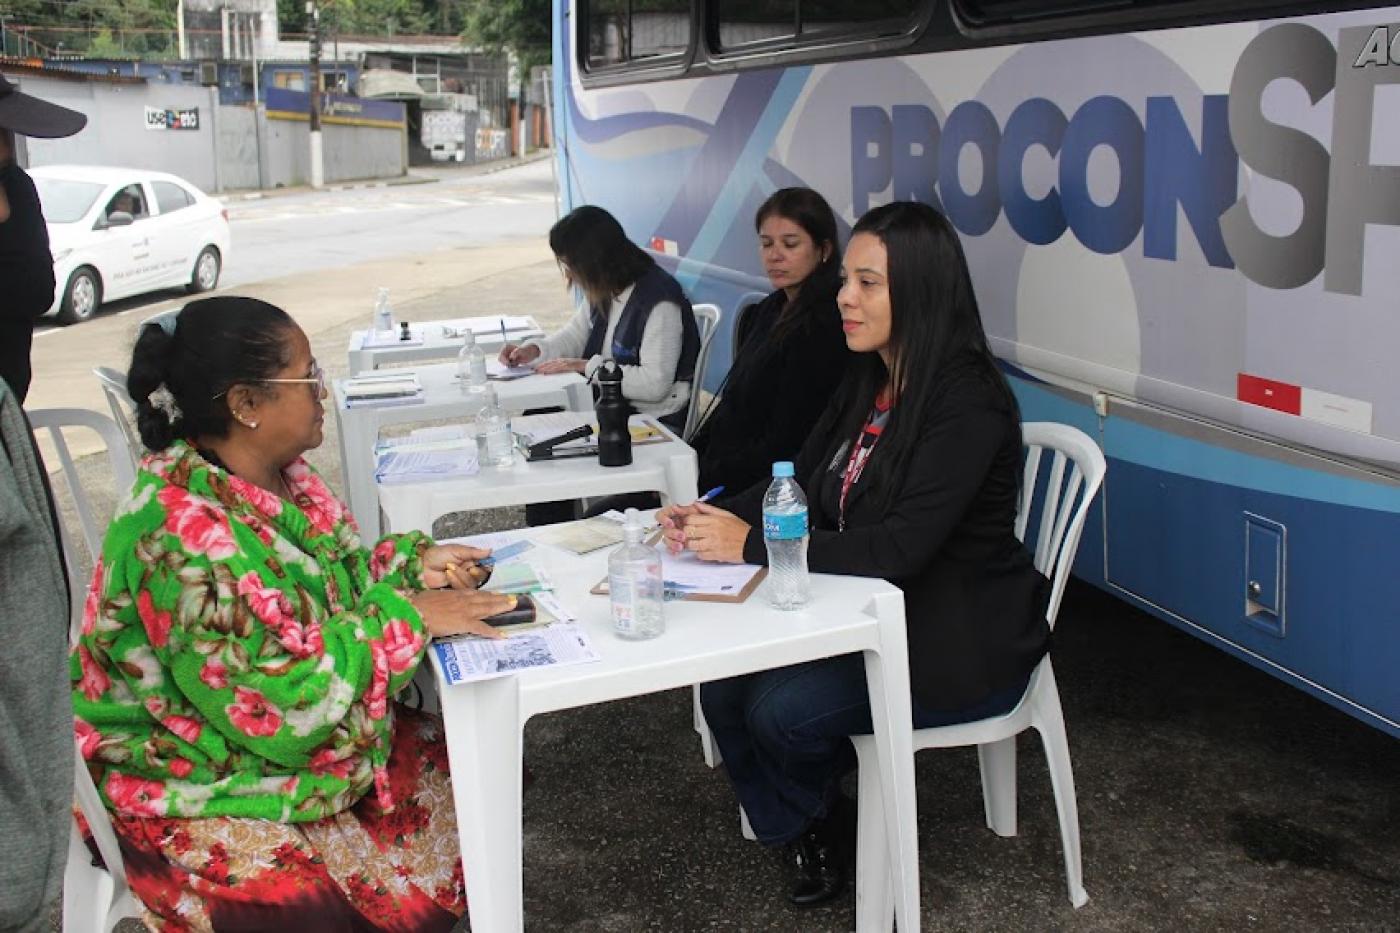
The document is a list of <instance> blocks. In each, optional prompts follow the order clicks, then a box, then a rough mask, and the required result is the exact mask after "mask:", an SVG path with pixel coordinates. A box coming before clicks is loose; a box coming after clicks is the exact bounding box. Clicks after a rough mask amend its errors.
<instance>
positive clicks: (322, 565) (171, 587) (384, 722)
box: [71, 442, 465, 929]
mask: <svg viewBox="0 0 1400 933" xmlns="http://www.w3.org/2000/svg"><path fill="white" fill-rule="evenodd" d="M285 475H286V478H287V481H288V485H289V488H290V489H291V491H292V492H293V493H294V494H295V497H294V501H290V502H289V501H286V500H284V499H282V498H279V497H278V496H275V495H272V494H270V493H268V492H267V491H265V490H263V489H261V488H260V487H257V486H254V485H253V484H251V483H248V482H246V481H244V480H241V479H239V478H238V477H236V476H233V475H231V474H229V473H228V472H226V471H225V470H223V469H221V468H219V467H217V466H214V465H211V464H210V463H209V462H207V461H206V460H205V459H204V458H203V457H202V456H200V455H199V453H197V452H196V451H195V450H194V449H193V448H192V447H190V446H189V445H188V444H186V443H184V442H177V443H176V444H174V445H173V446H172V447H170V448H169V449H168V450H166V451H163V452H162V453H159V454H154V455H151V456H149V457H147V458H146V459H145V460H144V461H143V462H142V464H141V470H140V472H139V473H138V476H137V480H136V483H135V485H134V486H133V488H132V490H131V493H130V495H129V496H128V497H127V498H126V500H125V501H124V502H123V503H122V504H121V505H120V506H119V507H118V509H117V514H116V517H115V518H114V519H113V522H112V525H111V527H110V528H109V530H108V532H107V537H106V540H105V542H104V545H103V552H102V556H101V560H100V561H99V562H98V566H97V567H96V569H95V571H94V574H93V581H92V586H91V589H90V591H89V595H88V600H87V607H86V610H85V612H84V616H83V628H82V634H81V637H80V638H79V641H78V643H77V645H76V646H75V648H74V651H73V654H72V658H71V673H72V679H73V709H74V716H75V719H74V723H75V730H76V733H77V738H78V742H79V748H80V751H81V753H82V755H83V757H84V759H86V761H87V764H88V767H89V769H90V770H91V772H92V774H93V778H94V781H95V783H96V784H97V787H98V789H99V791H100V792H101V793H102V796H103V798H104V800H105V801H106V803H107V805H108V807H109V808H110V809H111V810H112V811H113V813H114V825H115V826H116V828H117V830H118V833H119V835H120V836H121V838H122V843H123V849H124V850H128V865H127V868H128V875H129V878H130V880H131V883H132V888H133V890H134V891H136V893H137V894H138V896H140V897H141V898H142V900H143V902H145V904H146V906H147V908H148V910H149V911H151V915H150V916H148V917H147V919H148V922H154V923H156V924H157V925H163V926H165V927H167V928H170V929H183V928H195V929H218V928H220V926H222V925H225V924H223V923H221V922H219V918H220V917H221V916H222V917H223V918H224V919H225V921H233V920H234V916H235V915H236V914H237V913H238V911H236V910H235V911H234V912H233V913H230V911H231V910H233V909H234V908H233V906H231V905H243V906H244V907H247V906H248V905H252V906H255V907H257V909H259V910H261V909H266V907H269V906H274V905H275V906H276V907H278V908H281V910H279V911H278V913H277V916H278V918H279V924H278V925H279V926H280V925H281V923H282V922H292V919H293V917H294V916H295V915H297V914H299V913H301V912H302V911H303V910H309V911H311V913H313V914H319V915H320V916H322V917H325V916H328V914H327V913H326V912H327V911H328V910H329V911H330V914H329V915H334V914H336V912H337V908H336V906H335V905H336V904H339V907H340V908H344V907H346V906H347V905H348V906H349V907H351V908H353V910H354V911H355V913H356V914H357V916H356V923H357V924H359V923H363V922H364V921H365V920H368V921H369V924H370V926H371V927H372V928H380V929H430V928H435V927H438V926H441V923H446V927H445V928H450V926H451V921H452V920H453V918H454V917H455V915H459V914H460V913H461V911H462V908H463V907H464V906H465V903H464V901H463V898H462V894H461V873H460V867H459V864H460V863H458V862H457V859H456V855H457V847H456V844H455V843H456V827H455V821H454V820H453V818H452V813H451V809H452V808H451V796H450V785H449V784H448V781H447V769H446V755H445V752H444V751H443V750H442V749H441V747H440V746H441V737H440V730H438V729H437V728H436V726H435V724H433V723H431V722H430V721H427V720H426V719H425V718H424V717H413V719H412V728H411V729H405V730H400V731H403V732H405V734H404V735H398V736H396V734H395V716H396V712H395V706H394V704H393V703H392V702H391V698H392V697H393V696H394V694H395V693H396V692H397V691H398V690H399V689H400V688H401V687H403V686H404V685H405V684H406V683H407V682H408V680H409V679H411V678H412V676H413V673H414V671H415V670H416V669H417V667H418V664H419V663H420V662H421V660H422V658H423V652H424V649H425V646H426V645H427V641H428V636H427V634H426V632H425V631H424V629H423V624H422V620H421V618H420V617H419V615H418V612H417V611H416V610H415V609H414V607H413V605H412V603H411V602H410V601H409V600H410V598H411V597H412V596H413V594H414V593H416V592H417V591H418V590H419V589H421V588H422V581H421V573H422V554H423V551H424V550H425V549H426V548H427V547H429V546H430V545H431V543H432V542H431V541H430V540H429V539H428V538H426V537H425V536H424V535H422V534H419V533H416V532H414V533H410V534H406V535H390V536H386V537H385V538H383V539H381V540H380V541H379V542H378V543H377V544H376V545H375V546H374V548H373V549H372V550H370V549H366V548H364V547H362V546H361V544H360V539H359V534H358V531H357V530H356V528H355V525H354V522H353V521H352V520H351V518H350V516H349V514H348V512H347V511H346V509H345V508H344V506H343V505H342V504H341V503H340V502H339V501H338V500H337V499H336V498H335V497H334V496H333V495H332V494H331V493H330V492H329V490H328V489H327V488H326V486H325V484H324V483H323V482H322V480H321V478H320V477H319V476H318V475H317V474H316V473H315V472H314V471H313V470H312V469H311V468H310V466H308V465H307V464H306V463H305V462H304V461H302V460H300V459H299V460H297V461H296V462H295V463H293V464H291V465H290V466H289V467H287V469H286V471H285ZM400 715H402V714H400ZM410 733H411V734H410ZM405 743H408V744H412V745H413V746H414V747H413V748H412V749H411V750H408V749H406V748H405V747H404V746H405ZM425 743H426V744H425ZM430 745H431V746H434V747H432V748H429V747H428V746H430ZM405 752H408V754H407V755H406V754H404V753H405ZM391 758H393V761H392V762H391ZM428 804H431V806H432V807H434V808H436V809H438V810H440V811H445V812H439V813H435V814H430V813H428V812H426V811H427V809H428ZM395 813H398V814H399V816H400V817H403V816H404V815H405V814H407V815H408V816H411V817H412V818H411V819H409V820H408V821H407V822H404V820H403V819H395V818H394V814H395ZM430 829H431V831H432V834H433V835H434V836H436V837H440V838H434V839H431V840H429V839H427V838H424V836H425V834H427V833H428V832H429V830H430ZM201 840H202V842H201ZM448 842H450V845H448V846H447V848H448V849H450V857H448V858H441V857H437V856H434V857H432V858H428V859H426V861H425V860H424V858H423V856H424V855H426V854H427V853H425V852H424V851H423V850H425V849H434V850H438V851H439V852H440V851H441V850H442V848H443V844H444V843H448ZM415 845H416V846H417V847H418V850H419V851H417V852H413V851H412V850H413V849H414V847H415ZM329 848H334V849H335V850H336V851H328V849H329ZM361 849H362V850H363V851H358V850H361ZM376 856H377V857H378V861H376ZM230 859H233V860H242V862H243V863H246V865H248V866H252V867H253V868H257V871H256V872H253V873H252V874H250V873H249V871H251V868H250V869H249V870H248V871H244V872H243V873H242V877H241V878H240V877H237V876H231V875H230V872H229V871H228V863H229V861H230ZM342 863H343V864H344V866H345V871H344V872H342V873H339V874H337V873H336V872H335V871H332V870H329V869H331V868H333V866H334V865H336V864H342ZM220 864H222V866H223V867H222V868H220ZM308 866H313V867H314V871H313V870H312V868H310V867H308ZM274 870H275V871H276V872H279V873H280V874H279V875H278V876H277V877H276V878H274V877H272V876H269V875H267V873H268V872H273V871H274ZM424 872H426V874H425V875H424V876H423V877H417V876H418V875H420V874H422V873H424ZM279 878H280V879H281V881H283V882H286V883H285V884H278V883H274V882H275V881H277V880H278V879H279ZM230 879H232V880H230ZM153 902H154V903H153ZM332 902H335V903H332ZM240 909H241V908H240ZM434 917H435V918H436V919H435V920H433V919H431V918H434Z"/></svg>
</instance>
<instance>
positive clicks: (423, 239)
mask: <svg viewBox="0 0 1400 933" xmlns="http://www.w3.org/2000/svg"><path fill="white" fill-rule="evenodd" d="M225 203H226V206H227V208H228V214H229V225H230V232H231V235H232V240H233V246H232V249H231V250H230V253H231V255H230V256H229V258H228V261H227V262H226V264H225V268H224V270H223V274H222V276H221V278H220V282H219V287H220V289H221V290H224V291H228V290H233V289H238V288H240V287H245V286H248V285H253V284H257V283H260V282H265V281H268V280H270V279H276V278H281V277H284V276H292V275H303V274H306V273H311V272H319V271H325V270H330V269H338V268H344V267H347V266H354V265H358V264H360V263H362V262H365V261H366V260H376V259H393V258H399V257H406V256H423V255H425V254H431V253H436V252H440V251H442V250H444V249H451V248H462V247H471V246H485V245H492V244H498V243H501V242H503V241H510V240H518V239H521V238H525V237H538V236H542V235H543V234H544V233H545V232H547V231H548V230H549V226H550V224H552V223H553V222H554V219H555V208H554V181H553V176H552V175H551V169H550V164H549V161H548V160H547V159H541V160H538V161H535V162H531V163H528V164H525V165H521V166H516V167H512V168H505V169H501V170H497V171H490V172H483V171H481V170H480V169H476V170H475V171H474V170H473V169H471V168H461V167H455V166H454V167H432V168H423V169H415V170H414V172H413V174H412V175H410V176H409V177H408V178H406V179H403V180H398V181H396V182H395V183H392V184H387V185H383V186H378V187H367V186H354V187H348V188H331V189H327V190H323V191H310V190H301V189H298V190H294V191H285V192H282V191H274V192H269V193H267V194H264V195H262V196H260V197H254V198H246V197H244V196H240V195H235V196H231V197H230V198H228V199H227V200H226V202H225ZM183 299H184V295H183V292H180V291H160V292H152V293H150V294H148V295H142V296H137V297H133V298H129V299H125V300H122V301H117V302H114V303H112V304H110V305H108V306H105V307H104V308H103V309H102V310H101V312H100V316H101V317H112V316H116V315H138V316H140V317H146V316H148V315H151V314H154V313H156V312H157V311H160V310H162V309H164V308H165V307H167V306H170V305H173V304H178V303H179V302H180V301H181V300H183ZM81 326H83V325H79V327H81ZM68 330H70V328H64V327H61V326H58V325H57V324H56V323H52V322H45V323H44V324H42V325H41V326H40V327H39V328H38V329H37V330H36V336H38V337H41V338H44V337H47V338H48V339H55V337H57V335H59V334H63V333H65V332H67V331H68Z"/></svg>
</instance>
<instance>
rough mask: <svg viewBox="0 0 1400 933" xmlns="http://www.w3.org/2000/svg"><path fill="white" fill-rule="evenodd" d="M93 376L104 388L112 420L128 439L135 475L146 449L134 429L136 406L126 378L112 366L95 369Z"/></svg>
mask: <svg viewBox="0 0 1400 933" xmlns="http://www.w3.org/2000/svg"><path fill="white" fill-rule="evenodd" d="M92 374H93V375H94V376H96V377H97V381H98V383H100V384H101V386H102V394H103V395H104V396H106V397H107V407H108V408H110V409H111V410H112V420H114V421H116V423H117V427H119V428H121V429H122V437H124V438H126V450H127V453H129V454H130V455H131V469H132V472H133V473H134V472H135V471H136V464H138V463H140V462H141V455H142V453H143V451H144V448H143V446H142V444H141V438H140V437H139V436H138V435H137V434H136V428H135V427H134V418H135V417H136V404H135V403H134V402H132V400H131V396H130V395H128V394H127V392H126V377H125V376H123V375H122V374H121V373H119V372H117V371H116V370H115V369H112V368H111V367H110V366H98V367H95V368H94V369H93V371H92Z"/></svg>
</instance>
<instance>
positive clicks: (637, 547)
mask: <svg viewBox="0 0 1400 933" xmlns="http://www.w3.org/2000/svg"><path fill="white" fill-rule="evenodd" d="M642 535H643V528H642V522H641V519H640V518H639V517H638V515H637V510H636V509H628V510H627V521H626V523H625V524H624V525H623V526H622V538H623V541H622V544H620V545H619V546H618V547H617V550H615V551H613V552H612V554H610V555H608V591H609V593H610V594H611V596H612V615H613V630H614V631H616V632H617V634H618V637H620V638H627V639H633V640H640V639H643V638H655V637H656V636H657V635H660V634H661V633H662V632H664V631H666V617H665V615H663V611H662V610H663V607H664V600H665V596H666V593H665V588H664V586H665V585H664V583H663V581H662V579H661V555H660V554H659V553H657V550H656V548H654V547H652V546H651V545H649V544H646V543H644V542H643V541H642Z"/></svg>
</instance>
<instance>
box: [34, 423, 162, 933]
mask: <svg viewBox="0 0 1400 933" xmlns="http://www.w3.org/2000/svg"><path fill="white" fill-rule="evenodd" d="M27 414H28V416H29V423H30V425H31V426H32V427H33V428H34V432H35V434H38V433H39V432H40V431H48V434H49V438H50V440H51V441H52V442H53V445H54V449H55V450H56V451H57V454H58V461H59V474H60V475H61V476H62V478H63V482H64V485H66V486H67V488H68V492H69V494H70V495H71V496H72V499H73V505H74V510H75V511H76V512H77V515H78V523H79V525H80V526H81V536H80V537H79V538H78V539H76V540H75V538H74V535H73V534H72V533H71V532H70V531H69V530H68V528H67V527H66V526H65V525H64V524H63V523H62V522H60V523H59V529H58V531H59V539H60V542H61V543H62V546H63V562H64V564H65V565H66V566H67V568H68V579H69V588H70V590H71V591H72V597H73V598H72V606H71V607H70V612H69V633H68V639H69V644H72V643H73V642H74V641H75V640H76V639H77V637H78V633H79V631H80V630H81V627H82V612H83V605H84V603H85V602H86V601H87V587H86V586H85V585H84V581H83V580H82V579H81V578H80V576H79V573H80V572H81V571H80V568H81V567H82V566H83V564H82V563H81V562H80V561H79V560H78V552H77V550H76V548H77V547H78V545H79V543H80V542H81V545H82V546H83V547H86V548H87V555H88V558H89V562H90V563H96V560H97V557H98V555H99V554H100V553H101V549H102V537H103V535H102V530H101V529H100V528H99V527H98V525H97V522H96V520H95V518H94V516H93V508H92V498H91V497H90V496H89V495H88V493H87V490H85V489H84V488H83V486H82V482H81V479H80V477H79V475H78V471H77V469H76V466H75V464H74V462H73V457H72V454H71V453H70V451H69V448H68V443H67V441H66V440H65V439H64V435H63V429H64V428H86V429H89V430H92V431H96V432H97V434H98V436H100V437H101V438H102V441H103V443H104V444H106V447H107V451H106V453H107V462H108V466H109V467H110V469H111V475H112V477H113V479H114V480H115V482H116V486H117V490H118V492H119V494H120V493H124V492H125V491H126V490H127V489H128V488H130V486H131V483H132V480H133V479H134V478H135V471H134V470H133V469H132V465H131V461H130V459H129V457H128V455H127V447H126V440H125V439H124V438H123V436H122V431H121V428H119V427H118V426H117V425H116V423H114V422H113V421H112V420H111V419H110V418H108V417H107V416H105V415H100V414H97V413H96V412H91V411H87V410H86V409H81V408H49V409H38V410H36V411H30V412H27ZM55 686H56V687H57V688H58V689H59V690H62V691H63V693H65V694H66V693H67V692H68V691H70V690H71V689H72V684H71V683H69V682H68V676H67V669H66V668H65V670H64V677H63V681H62V683H61V684H56V685H55ZM73 796H74V798H75V800H76V802H77V804H78V808H79V809H80V810H81V811H82V813H83V817H84V818H85V819H86V820H87V823H88V827H89V828H90V830H91V832H92V836H93V839H94V841H95V842H96V843H97V849H98V851H99V852H101V853H102V859H103V861H104V862H105V863H106V865H107V868H106V869H105V870H104V869H102V868H99V867H98V866H96V865H93V864H92V856H91V854H90V853H89V851H88V848H87V846H86V845H84V843H83V839H82V835H81V833H80V832H79V830H78V822H77V820H76V819H74V820H73V821H72V822H71V823H70V826H69V838H68V864H67V867H66V868H65V870H64V873H63V929H64V933H107V931H109V930H111V929H112V928H113V927H115V926H116V925H117V923H118V922H120V921H121V920H122V919H124V918H126V917H137V916H140V913H141V909H140V905H139V904H138V903H137V902H136V898H135V897H134V896H133V895H132V893H131V890H130V889H129V888H128V887H127V884H126V869H125V866H124V865H123V864H122V857H121V850H120V849H119V848H118V846H117V837H116V833H115V832H114V831H113V830H112V822H111V819H110V818H109V817H108V815H107V808H106V807H104V806H103V804H102V798H101V797H100V796H99V795H98V792H97V787H96V786H95V785H94V784H93V782H92V776H91V775H90V774H89V773H88V770H87V766H86V765H85V764H84V763H83V758H82V756H81V755H80V754H78V752H77V747H76V743H75V746H74V754H73Z"/></svg>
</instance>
